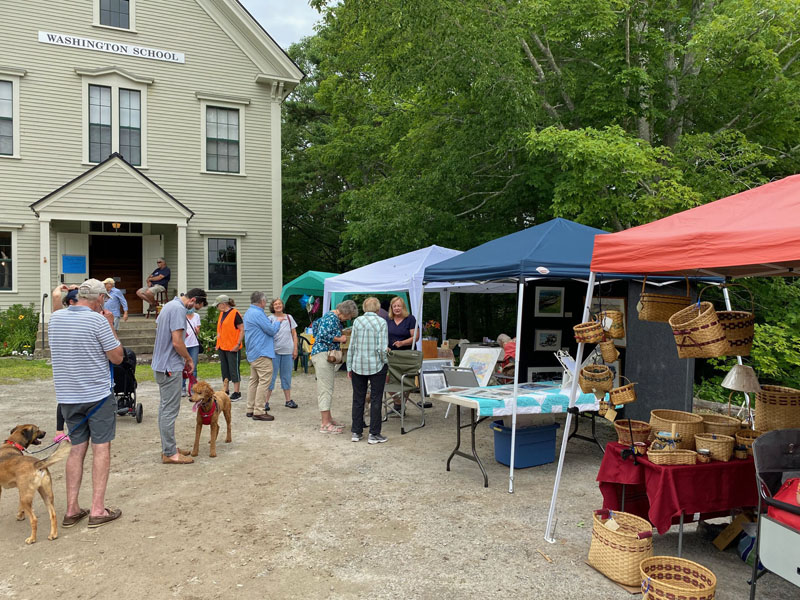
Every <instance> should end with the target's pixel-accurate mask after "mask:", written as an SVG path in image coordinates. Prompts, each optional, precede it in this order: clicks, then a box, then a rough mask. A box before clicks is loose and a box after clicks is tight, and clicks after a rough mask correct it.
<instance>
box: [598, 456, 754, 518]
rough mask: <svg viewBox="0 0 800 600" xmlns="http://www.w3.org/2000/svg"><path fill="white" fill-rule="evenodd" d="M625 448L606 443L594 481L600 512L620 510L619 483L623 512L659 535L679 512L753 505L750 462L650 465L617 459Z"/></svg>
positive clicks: (711, 510) (721, 509)
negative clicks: (600, 496)
mask: <svg viewBox="0 0 800 600" xmlns="http://www.w3.org/2000/svg"><path fill="white" fill-rule="evenodd" d="M624 448H625V446H623V445H621V444H618V443H617V442H611V443H609V444H608V445H607V446H606V453H605V455H604V456H603V462H602V463H600V471H599V472H598V473H597V481H599V482H600V491H601V493H602V494H603V508H608V509H611V510H620V509H621V508H620V505H621V498H622V484H626V488H625V512H629V513H632V514H635V515H639V516H641V517H644V518H646V519H647V520H649V521H650V522H651V523H652V524H653V525H654V526H655V528H656V529H657V530H658V533H660V534H663V533H666V532H667V531H668V530H669V528H670V526H671V525H672V521H673V518H674V517H678V516H680V514H681V511H683V512H684V513H685V514H686V515H689V517H690V518H691V516H692V515H693V514H695V513H700V514H709V513H716V512H727V511H730V510H732V509H734V508H742V507H745V506H756V505H757V504H758V491H757V489H756V475H755V466H754V465H753V458H752V457H750V458H748V459H747V460H737V459H731V460H730V461H728V462H719V461H712V462H710V463H706V464H697V465H674V466H663V465H654V464H653V463H651V462H650V461H649V460H647V458H645V457H641V456H639V457H637V461H638V462H639V465H638V466H636V465H634V464H633V460H632V458H630V457H629V458H628V459H627V460H622V456H621V453H622V450H623V449H624Z"/></svg>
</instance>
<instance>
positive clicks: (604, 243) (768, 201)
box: [591, 175, 800, 277]
mask: <svg viewBox="0 0 800 600" xmlns="http://www.w3.org/2000/svg"><path fill="white" fill-rule="evenodd" d="M591 270H592V271H594V272H595V273H639V274H643V275H651V274H653V275H654V274H675V275H693V274H694V275H716V276H723V277H725V276H728V277H746V276H769V275H783V276H792V275H797V274H798V272H800V175H792V176H791V177H786V178H785V179H781V180H779V181H775V182H773V183H768V184H766V185H762V186H761V187H758V188H755V189H752V190H747V191H746V192H742V193H740V194H736V195H734V196H729V197H727V198H723V199H721V200H717V201H715V202H710V203H708V204H705V205H703V206H698V207H697V208H693V209H691V210H687V211H684V212H682V213H678V214H674V215H671V216H669V217H666V218H664V219H661V220H659V221H654V222H652V223H648V224H647V225H640V226H639V227H634V228H632V229H628V230H626V231H620V232H619V233H613V234H611V235H601V236H597V237H596V238H595V242H594V253H593V254H592V264H591Z"/></svg>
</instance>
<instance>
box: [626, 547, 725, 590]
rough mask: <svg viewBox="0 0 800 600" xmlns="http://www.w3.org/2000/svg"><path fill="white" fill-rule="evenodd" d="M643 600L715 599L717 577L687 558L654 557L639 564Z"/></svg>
mask: <svg viewBox="0 0 800 600" xmlns="http://www.w3.org/2000/svg"><path fill="white" fill-rule="evenodd" d="M639 570H640V573H641V579H642V600H667V599H669V600H714V596H715V593H716V590H717V578H716V577H715V576H714V573H712V572H711V570H709V569H706V568H705V567H704V566H703V565H699V564H697V563H696V562H692V561H691V560H686V559H685V558H678V557H676V556H653V557H650V558H645V559H643V560H642V562H641V564H640V565H639Z"/></svg>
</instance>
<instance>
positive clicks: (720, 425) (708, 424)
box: [703, 415, 742, 436]
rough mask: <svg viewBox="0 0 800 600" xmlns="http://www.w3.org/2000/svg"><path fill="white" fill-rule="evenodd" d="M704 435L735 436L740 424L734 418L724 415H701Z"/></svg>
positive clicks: (740, 426)
mask: <svg viewBox="0 0 800 600" xmlns="http://www.w3.org/2000/svg"><path fill="white" fill-rule="evenodd" d="M703 424H704V429H705V433H719V434H722V435H730V436H734V435H736V432H737V431H739V430H740V429H741V428H742V422H741V421H740V420H739V419H737V418H736V417H726V416H725V415H703Z"/></svg>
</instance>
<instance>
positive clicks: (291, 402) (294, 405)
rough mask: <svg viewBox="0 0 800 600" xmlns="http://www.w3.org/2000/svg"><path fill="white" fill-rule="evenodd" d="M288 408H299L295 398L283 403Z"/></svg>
mask: <svg viewBox="0 0 800 600" xmlns="http://www.w3.org/2000/svg"><path fill="white" fill-rule="evenodd" d="M283 405H284V406H285V407H286V408H297V402H295V401H294V400H289V401H288V402H284V404H283Z"/></svg>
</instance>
